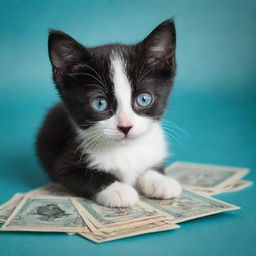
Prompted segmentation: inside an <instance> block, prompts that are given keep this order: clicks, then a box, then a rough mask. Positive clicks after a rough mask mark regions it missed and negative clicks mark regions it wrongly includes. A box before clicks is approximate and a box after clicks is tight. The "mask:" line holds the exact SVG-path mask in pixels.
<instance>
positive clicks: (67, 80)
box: [48, 20, 176, 141]
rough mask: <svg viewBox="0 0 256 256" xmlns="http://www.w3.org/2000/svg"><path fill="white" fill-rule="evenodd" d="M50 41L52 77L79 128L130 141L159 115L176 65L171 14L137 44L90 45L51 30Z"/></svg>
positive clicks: (146, 128)
mask: <svg viewBox="0 0 256 256" xmlns="http://www.w3.org/2000/svg"><path fill="white" fill-rule="evenodd" d="M48 46H49V56H50V60H51V63H52V69H53V79H54V81H55V84H56V86H57V89H58V91H59V93H60V95H61V97H62V100H63V102H64V104H65V105H66V107H67V109H68V111H69V113H70V116H71V118H72V119H73V120H74V122H75V123H76V125H77V126H78V127H79V128H80V129H79V131H80V132H84V131H86V133H87V134H89V133H91V134H92V135H97V136H98V137H99V138H105V139H112V140H117V141H129V140H131V139H135V138H137V137H139V136H141V135H143V134H145V133H146V132H147V131H149V130H150V128H151V127H152V126H153V125H154V124H155V123H156V122H157V121H158V120H159V119H160V118H161V116H162V114H163V112H164V110H165V108H166V104H167V100H168V95H169V93H170V90H171V87H172V83H173V78H174V76H175V68H176V62H175V46H176V37H175V26H174V22H173V21H172V20H166V21H165V22H163V23H161V24H160V25H159V26H158V27H156V28H155V29H154V30H153V31H152V32H151V33H150V34H149V35H148V36H147V37H146V38H145V39H144V40H143V41H141V42H139V43H137V44H134V45H123V44H109V45H103V46H98V47H93V48H88V47H84V46H83V45H81V44H80V43H78V42H77V41H75V40H74V39H73V38H71V37H70V36H68V35H67V34H65V33H63V32H60V31H54V30H52V31H51V32H50V35H49V42H48ZM94 137H95V138H96V136H94Z"/></svg>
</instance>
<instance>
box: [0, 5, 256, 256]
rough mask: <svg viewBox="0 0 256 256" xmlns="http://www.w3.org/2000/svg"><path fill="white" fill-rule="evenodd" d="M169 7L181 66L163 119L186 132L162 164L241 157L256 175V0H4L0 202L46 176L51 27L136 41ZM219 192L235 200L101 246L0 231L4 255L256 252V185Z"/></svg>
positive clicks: (81, 36)
mask: <svg viewBox="0 0 256 256" xmlns="http://www.w3.org/2000/svg"><path fill="white" fill-rule="evenodd" d="M170 17H174V18H175V22H176V28H177V61H178V72H177V78H176V82H175V89H174V91H173V94H172V97H171V99H170V104H169V108H168V111H167V113H166V118H167V119H169V120H172V121H173V122H175V123H176V124H177V125H178V126H179V127H181V128H183V129H184V130H185V131H186V132H187V133H188V134H189V136H187V135H185V134H183V133H182V132H179V134H180V139H179V142H178V141H176V140H172V152H173V156H172V157H170V158H169V159H168V160H167V163H171V162H173V161H175V160H183V161H193V162H201V163H212V164H220V165H232V166H243V167H248V168H251V173H250V174H249V175H248V177H246V179H248V180H252V181H255V180H256V174H255V171H256V114H255V112H256V1H247V0H244V1H242V0H241V1H238V0H230V1H228V0H215V1H209V0H208V1H207V0H194V1H192V0H191V1H189V0H188V1H184V0H183V1H181V0H176V1H171V0H169V1H166V0H155V1H153V0H137V1H135V0H129V1H128V0H123V1H121V0H120V1H117V0H112V1H111V0H102V1H99V0H95V1H92V0H90V1H89V0H83V1H78V0H76V1H75V0H72V1H71V0H65V1H64V0H63V1H61V0H59V1H56V0H52V1H50V0H47V1H39V0H34V1H32V0H27V1H25V0H24V1H18V0H16V1H15V0H9V1H7V0H6V1H5V0H1V1H0V203H3V202H4V201H6V200H7V199H8V198H10V197H11V196H12V195H13V194H14V193H16V192H26V191H28V190H31V189H33V188H36V187H38V186H41V185H44V184H45V183H47V182H48V181H49V179H48V177H47V176H46V174H45V173H44V172H43V170H42V169H41V168H40V166H39V164H38V162H37V159H36V157H35V152H34V138H35V134H36V132H37V130H38V127H39V126H40V122H41V121H42V118H43V116H44V115H45V113H46V111H47V109H48V108H49V107H51V106H52V105H53V104H54V103H55V102H57V101H58V95H57V93H56V91H55V89H54V87H53V84H52V81H51V70H50V64H49V61H48V56H47V34H48V29H49V28H55V29H60V30H63V31H65V32H67V33H69V34H70V35H72V36H73V37H75V38H76V39H77V40H79V41H81V42H82V43H84V44H85V45H88V46H93V45H97V44H104V43H109V42H116V41H117V42H122V43H133V42H137V41H139V40H141V39H142V38H143V37H145V36H146V35H147V34H148V33H149V32H150V31H151V30H152V29H153V28H154V27H155V26H157V25H158V24H159V23H161V22H162V21H163V20H165V19H167V18H170ZM170 140H171V138H170ZM217 198H219V199H222V200H225V201H227V202H230V203H234V204H236V205H239V206H241V210H239V211H235V212H230V213H224V214H219V215H215V216H210V217H206V218H202V219H197V220H193V221H190V222H187V223H184V224H182V225H181V228H180V229H179V230H175V231H168V232H163V233H157V234H149V235H143V236H139V237H133V238H128V239H124V240H120V241H114V242H109V243H106V244H100V245H96V244H93V243H92V242H89V241H87V240H85V239H83V238H81V237H79V236H67V235H65V234H41V233H12V232H8V233H0V255H3V256H11V255H13V256H14V255H15V256H16V255H21V256H22V255H26V256H29V255H36V256H40V255H44V256H45V255H65V256H69V255H76V256H79V255H96V256H98V255H129V256H130V255H185V256H186V255H207V256H210V255H256V212H255V210H256V207H255V204H256V193H255V188H254V186H252V187H250V188H247V189H245V190H243V191H238V192H233V193H226V194H222V195H219V196H217Z"/></svg>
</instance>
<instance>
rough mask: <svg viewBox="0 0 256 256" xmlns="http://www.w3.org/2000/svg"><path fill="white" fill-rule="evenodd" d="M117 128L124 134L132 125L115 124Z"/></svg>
mask: <svg viewBox="0 0 256 256" xmlns="http://www.w3.org/2000/svg"><path fill="white" fill-rule="evenodd" d="M117 128H118V130H120V131H121V132H122V133H124V134H125V135H127V134H128V132H129V131H130V130H131V128H132V126H117Z"/></svg>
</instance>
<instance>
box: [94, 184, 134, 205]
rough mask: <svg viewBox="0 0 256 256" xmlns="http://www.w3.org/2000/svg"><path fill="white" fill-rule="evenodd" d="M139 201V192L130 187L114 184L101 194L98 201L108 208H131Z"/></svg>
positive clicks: (97, 197)
mask: <svg viewBox="0 0 256 256" xmlns="http://www.w3.org/2000/svg"><path fill="white" fill-rule="evenodd" d="M138 200H139V196H138V193H137V191H136V190H135V189H134V188H133V187H132V186H130V185H127V184H124V183H121V182H118V181H116V182H114V183H112V184H111V185H109V186H108V187H107V188H105V189H104V190H102V191H101V192H99V193H98V194H97V196H96V201H97V202H98V203H99V204H102V205H105V206H108V207H129V206H132V205H134V204H136V203H137V202H138Z"/></svg>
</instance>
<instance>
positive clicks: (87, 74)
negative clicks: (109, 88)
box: [70, 72, 106, 88]
mask: <svg viewBox="0 0 256 256" xmlns="http://www.w3.org/2000/svg"><path fill="white" fill-rule="evenodd" d="M73 75H75V76H76V75H86V76H90V77H92V78H94V79H95V80H97V81H98V82H99V83H100V84H101V85H102V86H103V87H104V88H106V85H105V84H103V83H102V82H101V81H100V80H99V79H98V78H97V77H95V76H94V75H91V74H89V73H83V72H82V73H72V74H70V76H73Z"/></svg>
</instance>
